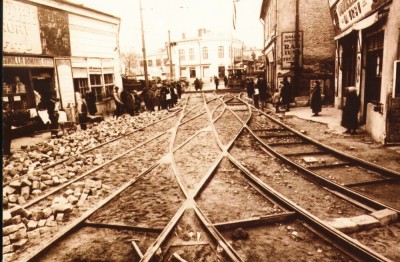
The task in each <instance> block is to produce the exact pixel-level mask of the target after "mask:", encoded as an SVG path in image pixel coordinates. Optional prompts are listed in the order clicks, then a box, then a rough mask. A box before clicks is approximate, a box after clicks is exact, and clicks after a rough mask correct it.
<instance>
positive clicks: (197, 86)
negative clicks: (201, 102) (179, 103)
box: [194, 78, 201, 91]
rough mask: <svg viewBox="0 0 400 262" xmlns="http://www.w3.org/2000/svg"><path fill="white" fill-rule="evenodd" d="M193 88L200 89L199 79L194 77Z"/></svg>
mask: <svg viewBox="0 0 400 262" xmlns="http://www.w3.org/2000/svg"><path fill="white" fill-rule="evenodd" d="M194 89H196V91H197V90H200V89H201V88H200V80H199V79H198V78H196V79H195V80H194Z"/></svg>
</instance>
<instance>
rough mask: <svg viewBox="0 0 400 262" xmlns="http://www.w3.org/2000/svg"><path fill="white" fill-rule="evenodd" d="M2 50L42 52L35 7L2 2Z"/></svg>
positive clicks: (9, 0) (8, 0)
mask: <svg viewBox="0 0 400 262" xmlns="http://www.w3.org/2000/svg"><path fill="white" fill-rule="evenodd" d="M3 8H4V9H3V52H7V53H20V54H23V53H28V54H42V48H41V44H40V33H39V20H38V13H37V7H36V6H33V5H29V4H25V3H21V2H17V1H11V0H5V1H4V2H3Z"/></svg>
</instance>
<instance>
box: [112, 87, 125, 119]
mask: <svg viewBox="0 0 400 262" xmlns="http://www.w3.org/2000/svg"><path fill="white" fill-rule="evenodd" d="M118 89H119V87H118V86H116V87H115V88H114V93H113V99H114V102H115V113H114V115H115V117H116V118H118V117H120V116H121V115H122V114H123V108H124V104H123V103H122V101H121V97H120V95H119V93H118Z"/></svg>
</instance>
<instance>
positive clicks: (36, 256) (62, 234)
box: [24, 163, 159, 262]
mask: <svg viewBox="0 0 400 262" xmlns="http://www.w3.org/2000/svg"><path fill="white" fill-rule="evenodd" d="M158 165H159V164H158V163H156V164H154V165H152V166H151V167H150V168H148V169H147V170H145V171H144V172H142V173H141V174H139V175H138V176H137V177H136V178H134V179H132V180H130V181H129V182H127V183H125V184H124V185H123V186H121V187H120V188H119V189H118V190H117V191H115V192H114V193H112V194H111V195H109V196H108V197H107V198H105V199H103V200H102V201H101V202H100V203H99V204H97V205H96V206H95V207H93V208H92V209H90V210H88V211H86V212H85V213H84V214H83V215H82V216H81V217H80V218H79V219H78V220H76V221H74V222H73V223H71V224H70V225H68V226H67V227H66V228H64V229H63V230H61V231H59V232H58V233H57V234H56V235H55V236H54V237H52V238H51V239H50V240H49V241H47V243H46V244H45V246H44V247H42V248H41V249H39V250H37V251H34V252H33V253H32V254H29V256H28V258H26V259H25V260H24V261H32V262H34V261H39V257H40V256H41V255H43V254H44V253H45V252H46V251H48V250H49V249H50V248H51V247H52V246H53V245H54V244H56V243H57V242H58V241H60V240H62V239H63V238H65V237H66V236H68V235H69V234H71V233H72V232H73V231H74V230H77V229H78V228H79V227H80V226H82V225H83V224H84V222H85V220H86V219H87V218H89V217H90V216H91V215H93V214H94V213H95V212H96V211H97V210H99V209H100V208H102V207H103V206H105V205H106V204H107V203H109V202H110V201H111V200H112V199H114V198H115V197H116V196H118V195H119V194H121V193H122V192H123V191H125V190H126V189H127V188H129V187H130V186H132V185H133V184H135V183H136V182H137V181H139V180H140V178H142V177H143V176H144V175H146V174H148V173H150V172H151V171H152V170H153V169H155V168H156V167H157V166H158Z"/></svg>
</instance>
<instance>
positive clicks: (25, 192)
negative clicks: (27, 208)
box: [21, 186, 31, 199]
mask: <svg viewBox="0 0 400 262" xmlns="http://www.w3.org/2000/svg"><path fill="white" fill-rule="evenodd" d="M30 192H31V188H30V187H29V186H24V187H23V188H21V196H23V197H24V198H25V199H28V198H29V195H30Z"/></svg>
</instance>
